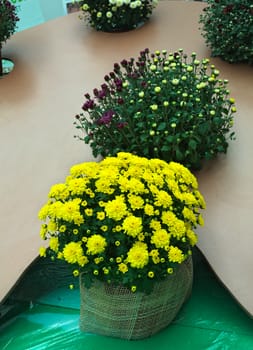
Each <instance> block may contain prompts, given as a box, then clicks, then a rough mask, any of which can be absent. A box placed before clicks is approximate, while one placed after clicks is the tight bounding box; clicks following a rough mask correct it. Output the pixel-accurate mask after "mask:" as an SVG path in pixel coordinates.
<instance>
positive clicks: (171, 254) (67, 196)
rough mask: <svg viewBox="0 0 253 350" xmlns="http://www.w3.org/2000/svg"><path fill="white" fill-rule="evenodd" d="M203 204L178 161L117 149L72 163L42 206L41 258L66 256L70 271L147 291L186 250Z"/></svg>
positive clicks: (88, 280) (86, 279)
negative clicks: (44, 242) (113, 153)
mask: <svg viewBox="0 0 253 350" xmlns="http://www.w3.org/2000/svg"><path fill="white" fill-rule="evenodd" d="M202 208H205V202H204V199H203V197H202V195H201V193H200V192H199V190H198V184H197V180H196V178H195V177H194V175H193V174H192V173H191V172H190V171H189V170H188V169H187V168H185V167H184V166H183V165H181V164H178V163H175V162H171V163H170V164H168V163H166V162H164V161H162V160H159V159H150V160H149V159H147V158H142V157H138V156H135V155H132V154H130V153H124V152H120V153H119V154H118V155H117V157H107V158H105V159H104V160H103V161H101V162H98V163H97V162H88V163H83V164H77V165H74V166H73V167H72V168H71V170H70V175H69V176H68V177H67V178H66V182H65V183H62V184H56V185H54V186H52V188H51V190H50V192H49V200H48V202H47V203H46V204H45V205H44V206H43V207H42V208H41V210H40V212H39V218H40V219H41V220H43V221H44V223H43V224H42V226H41V233H40V234H41V237H42V239H44V240H49V246H48V248H45V247H42V248H41V250H40V255H41V256H47V257H51V258H52V259H60V260H64V261H66V262H67V263H68V264H70V265H71V266H72V268H73V274H74V276H78V275H79V274H80V273H81V272H83V273H84V274H83V278H84V282H85V285H86V287H87V288H89V287H90V285H91V283H92V281H94V279H98V280H100V281H103V282H105V283H108V284H114V285H123V286H125V287H127V288H129V289H130V290H132V292H135V291H136V290H137V291H144V292H149V291H151V290H152V288H153V285H154V282H155V281H161V280H164V279H165V278H166V276H168V275H170V274H172V273H173V271H174V269H175V268H176V267H177V266H178V265H179V264H181V263H182V262H184V261H185V260H186V259H187V258H188V257H189V255H191V247H193V246H194V245H195V244H196V242H197V236H196V234H195V232H194V231H193V229H194V228H196V227H197V225H199V224H200V225H202V224H203V218H202V216H201V213H200V209H202Z"/></svg>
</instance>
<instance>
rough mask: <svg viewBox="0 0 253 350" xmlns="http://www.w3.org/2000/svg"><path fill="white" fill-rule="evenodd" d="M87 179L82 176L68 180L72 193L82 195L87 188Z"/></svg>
mask: <svg viewBox="0 0 253 350" xmlns="http://www.w3.org/2000/svg"><path fill="white" fill-rule="evenodd" d="M86 184H87V181H86V180H85V179H84V178H83V177H82V178H78V179H77V178H74V179H70V180H69V181H68V190H69V191H70V192H71V194H72V195H82V194H83V193H84V191H85V189H86Z"/></svg>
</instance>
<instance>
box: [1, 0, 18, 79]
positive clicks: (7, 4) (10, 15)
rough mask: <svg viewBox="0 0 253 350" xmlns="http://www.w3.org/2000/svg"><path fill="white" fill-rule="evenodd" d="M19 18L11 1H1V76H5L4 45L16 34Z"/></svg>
mask: <svg viewBox="0 0 253 350" xmlns="http://www.w3.org/2000/svg"><path fill="white" fill-rule="evenodd" d="M18 21H19V18H18V16H17V13H16V7H15V6H14V5H13V4H12V3H11V1H9V0H0V76H2V75H3V64H2V45H3V43H5V42H6V41H7V39H9V38H10V37H11V35H12V34H14V32H15V30H16V25H17V22H18Z"/></svg>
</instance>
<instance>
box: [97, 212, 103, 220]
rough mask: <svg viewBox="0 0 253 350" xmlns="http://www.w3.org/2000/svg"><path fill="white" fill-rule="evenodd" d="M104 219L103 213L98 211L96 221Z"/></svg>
mask: <svg viewBox="0 0 253 350" xmlns="http://www.w3.org/2000/svg"><path fill="white" fill-rule="evenodd" d="M104 218H105V213H104V212H103V211H98V212H97V219H98V220H100V221H102V220H104Z"/></svg>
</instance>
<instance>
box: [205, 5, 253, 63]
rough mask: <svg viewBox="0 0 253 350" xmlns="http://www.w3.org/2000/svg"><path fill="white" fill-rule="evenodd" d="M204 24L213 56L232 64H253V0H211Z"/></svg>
mask: <svg viewBox="0 0 253 350" xmlns="http://www.w3.org/2000/svg"><path fill="white" fill-rule="evenodd" d="M200 23H201V25H202V28H201V30H202V35H203V37H204V38H205V40H206V43H207V45H208V46H209V47H210V48H211V52H212V55H213V56H219V57H221V58H222V59H224V60H225V61H228V62H230V63H234V62H249V63H253V3H252V1H251V0H207V6H206V7H205V8H204V10H203V13H202V14H201V15H200Z"/></svg>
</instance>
